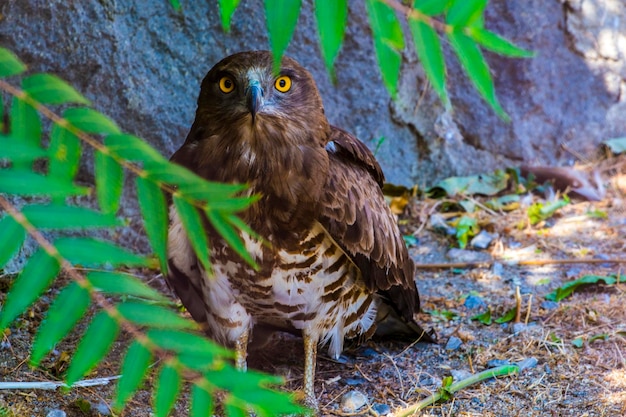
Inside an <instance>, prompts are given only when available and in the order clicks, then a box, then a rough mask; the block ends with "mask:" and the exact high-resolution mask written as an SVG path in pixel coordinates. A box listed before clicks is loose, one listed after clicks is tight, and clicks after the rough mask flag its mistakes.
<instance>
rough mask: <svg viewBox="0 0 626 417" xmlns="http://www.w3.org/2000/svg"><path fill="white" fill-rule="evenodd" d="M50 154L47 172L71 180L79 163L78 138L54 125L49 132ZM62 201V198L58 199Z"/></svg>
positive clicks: (79, 149) (79, 148) (79, 147)
mask: <svg viewBox="0 0 626 417" xmlns="http://www.w3.org/2000/svg"><path fill="white" fill-rule="evenodd" d="M48 152H49V154H50V159H49V164H50V165H49V169H48V174H49V175H50V176H53V177H59V178H62V179H65V180H67V181H72V180H73V179H74V177H75V176H76V173H77V172H78V164H79V163H80V155H81V146H80V140H79V139H78V138H77V137H76V135H74V134H73V133H72V132H70V131H68V130H66V129H65V128H63V127H61V126H59V125H56V124H55V125H54V126H53V127H52V133H51V134H50V146H49V147H48ZM60 201H62V200H60Z"/></svg>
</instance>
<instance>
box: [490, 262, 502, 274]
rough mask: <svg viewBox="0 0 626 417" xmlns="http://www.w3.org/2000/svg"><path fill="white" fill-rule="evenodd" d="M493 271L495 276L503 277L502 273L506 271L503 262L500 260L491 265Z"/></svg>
mask: <svg viewBox="0 0 626 417" xmlns="http://www.w3.org/2000/svg"><path fill="white" fill-rule="evenodd" d="M491 272H492V273H493V274H494V275H495V276H497V277H501V276H502V273H503V272H504V266H502V264H501V263H500V262H494V263H493V266H492V267H491Z"/></svg>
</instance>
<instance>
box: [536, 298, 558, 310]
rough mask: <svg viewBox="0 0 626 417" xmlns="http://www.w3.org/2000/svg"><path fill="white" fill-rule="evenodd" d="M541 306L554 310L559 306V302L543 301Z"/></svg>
mask: <svg viewBox="0 0 626 417" xmlns="http://www.w3.org/2000/svg"><path fill="white" fill-rule="evenodd" d="M540 306H541V308H543V309H546V310H554V309H555V308H558V307H559V303H557V302H556V301H548V300H546V301H542V302H541V304H540Z"/></svg>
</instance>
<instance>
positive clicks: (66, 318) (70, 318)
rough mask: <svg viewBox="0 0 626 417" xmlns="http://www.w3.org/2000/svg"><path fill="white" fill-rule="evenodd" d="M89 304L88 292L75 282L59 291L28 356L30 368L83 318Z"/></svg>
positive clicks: (37, 363)
mask: <svg viewBox="0 0 626 417" xmlns="http://www.w3.org/2000/svg"><path fill="white" fill-rule="evenodd" d="M90 303H91V298H90V297H89V292H88V291H87V290H86V289H84V288H82V287H81V286H80V285H78V284H77V283H76V282H71V283H70V284H69V285H68V286H67V287H65V288H64V289H63V290H61V292H60V293H59V295H58V296H57V297H56V298H55V299H54V301H53V302H52V304H51V305H50V309H49V310H48V313H47V314H46V318H45V319H44V321H43V322H42V323H41V326H40V327H39V331H38V332H37V335H36V336H35V341H34V342H33V349H32V352H31V354H30V364H31V366H38V365H39V363H40V362H41V359H43V357H44V356H45V355H47V354H48V352H50V351H51V350H52V348H54V345H55V344H57V343H58V342H59V341H60V340H61V339H63V338H64V337H65V336H66V335H67V334H68V333H69V332H70V330H72V329H73V328H74V325H75V324H76V323H78V320H80V319H81V318H83V317H84V314H85V312H86V311H87V308H88V307H89V304H90Z"/></svg>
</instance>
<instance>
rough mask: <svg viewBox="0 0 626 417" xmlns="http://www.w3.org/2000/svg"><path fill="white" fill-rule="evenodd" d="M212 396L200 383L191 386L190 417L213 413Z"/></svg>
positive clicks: (201, 416) (203, 416)
mask: <svg viewBox="0 0 626 417" xmlns="http://www.w3.org/2000/svg"><path fill="white" fill-rule="evenodd" d="M213 408H214V406H213V397H212V396H211V394H209V393H208V392H207V391H206V390H205V389H204V388H202V387H201V386H200V385H197V384H193V385H192V386H191V410H190V412H189V415H190V417H206V416H212V415H213Z"/></svg>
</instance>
